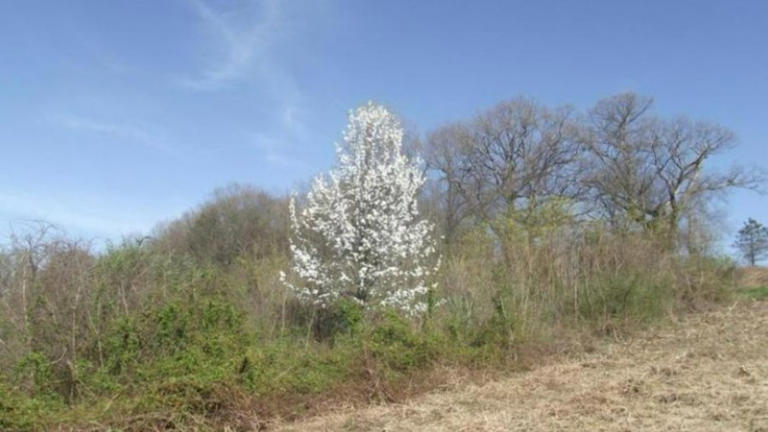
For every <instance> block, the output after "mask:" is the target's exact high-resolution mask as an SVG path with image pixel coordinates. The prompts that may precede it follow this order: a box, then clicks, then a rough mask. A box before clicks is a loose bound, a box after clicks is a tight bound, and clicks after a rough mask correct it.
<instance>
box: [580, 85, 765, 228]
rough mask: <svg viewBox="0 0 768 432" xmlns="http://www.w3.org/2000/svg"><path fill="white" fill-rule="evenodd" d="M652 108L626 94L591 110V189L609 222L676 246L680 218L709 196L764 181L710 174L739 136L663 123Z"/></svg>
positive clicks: (683, 122)
mask: <svg viewBox="0 0 768 432" xmlns="http://www.w3.org/2000/svg"><path fill="white" fill-rule="evenodd" d="M652 105H653V100H652V99H650V98H646V97H642V96H638V95H636V94H633V93H625V94H620V95H617V96H613V97H610V98H607V99H604V100H602V101H600V102H598V103H597V105H596V106H595V107H594V108H593V109H592V111H591V112H590V124H589V125H588V127H587V133H586V134H585V135H584V137H585V144H586V147H587V148H588V149H589V152H590V154H591V156H592V170H591V172H590V174H589V175H588V176H587V177H586V185H587V186H589V187H590V188H591V190H592V192H593V193H594V195H593V196H594V197H595V199H596V201H597V202H599V203H600V204H601V206H602V210H603V211H604V212H605V213H606V214H607V215H608V216H609V218H611V219H612V220H614V221H620V220H628V221H631V222H632V223H635V224H637V225H639V226H641V227H643V228H644V229H647V230H654V231H658V230H663V231H664V233H666V234H668V235H667V238H668V239H670V241H672V240H673V239H674V238H675V236H676V235H677V234H678V228H679V226H680V223H681V221H682V219H683V218H684V217H685V216H686V215H687V214H689V212H691V211H694V210H695V209H696V205H697V204H701V203H704V202H706V200H705V198H706V197H707V196H708V195H711V194H714V193H718V192H721V191H724V190H727V189H730V188H734V187H744V188H756V187H758V186H759V185H760V184H761V181H762V177H761V176H760V175H759V174H758V173H755V172H751V171H747V170H744V169H732V170H731V171H729V172H727V173H716V172H711V171H709V170H706V169H705V168H706V165H707V163H708V161H709V160H710V159H711V157H712V156H714V155H716V154H718V153H720V152H722V151H724V150H726V149H729V148H731V147H732V146H733V145H734V144H735V137H734V134H733V133H732V132H731V131H730V130H728V129H726V128H723V127H721V126H718V125H715V124H712V123H707V122H694V121H691V120H688V119H686V118H677V119H673V120H668V119H662V118H659V117H657V116H655V115H653V114H651V113H650V109H651V107H652Z"/></svg>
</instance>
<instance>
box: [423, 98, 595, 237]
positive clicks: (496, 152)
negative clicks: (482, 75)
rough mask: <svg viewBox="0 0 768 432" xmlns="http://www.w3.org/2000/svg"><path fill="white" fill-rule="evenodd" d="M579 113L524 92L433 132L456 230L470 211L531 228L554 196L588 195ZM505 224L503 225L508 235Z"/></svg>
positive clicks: (431, 153) (431, 151)
mask: <svg viewBox="0 0 768 432" xmlns="http://www.w3.org/2000/svg"><path fill="white" fill-rule="evenodd" d="M574 117H575V116H574V112H573V110H572V109H571V108H569V107H561V108H557V109H549V108H546V107H543V106H541V105H539V104H537V103H535V102H533V101H531V100H529V99H524V98H518V99H513V100H510V101H507V102H503V103H501V104H499V105H497V106H495V107H494V108H492V109H490V110H488V111H486V112H484V113H481V114H480V115H478V116H477V117H476V118H475V119H474V120H473V121H471V122H467V123H456V124H451V125H448V126H445V127H443V128H441V129H438V130H437V131H435V132H433V133H432V134H430V136H429V139H428V143H427V150H426V152H425V155H426V159H427V163H428V165H429V167H430V168H431V169H433V170H434V171H436V172H437V173H438V176H439V178H440V179H441V180H442V181H443V183H444V190H445V208H446V219H447V222H446V226H448V227H449V232H450V230H452V229H453V227H455V226H456V225H458V223H459V222H460V221H461V220H463V219H464V218H466V217H468V216H470V215H471V216H474V217H477V218H480V219H482V220H485V221H494V220H497V219H498V218H499V217H501V218H502V219H508V218H515V219H516V221H517V222H518V223H520V224H521V225H523V226H526V225H528V224H529V223H530V222H531V220H530V218H532V217H533V216H534V214H535V212H536V210H537V209H539V207H540V206H541V205H542V204H544V203H546V202H547V201H549V200H551V199H553V198H558V199H562V198H565V199H569V200H573V199H575V198H576V197H578V196H580V194H581V192H582V187H581V183H580V182H579V181H578V177H579V171H580V169H581V163H580V161H581V156H582V153H583V148H582V146H581V141H580V140H579V139H577V138H578V135H579V134H578V124H577V123H576V122H575V118H574ZM503 225H507V224H506V223H504V224H501V225H499V226H497V227H496V228H495V230H496V231H497V233H498V234H499V235H502V236H504V235H506V234H505V233H503V232H502V231H504V230H505V228H503Z"/></svg>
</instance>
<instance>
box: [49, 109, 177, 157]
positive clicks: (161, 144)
mask: <svg viewBox="0 0 768 432" xmlns="http://www.w3.org/2000/svg"><path fill="white" fill-rule="evenodd" d="M51 121H52V122H53V123H54V124H57V125H59V126H62V127H64V128H66V129H69V130H72V131H79V132H86V133H93V134H99V135H109V136H115V137H118V138H121V139H125V140H128V141H131V142H134V143H136V144H139V145H142V146H144V147H147V148H150V149H153V150H157V151H160V152H162V153H165V154H168V155H171V156H178V155H179V152H178V151H177V149H176V148H175V147H174V146H173V145H171V144H170V143H169V140H168V139H167V138H165V137H164V136H162V135H160V134H158V133H157V132H153V133H150V132H149V129H151V128H150V127H149V126H146V125H143V126H142V125H133V124H118V123H110V122H104V121H100V120H96V119H93V118H90V117H82V116H75V115H58V116H52V117H51Z"/></svg>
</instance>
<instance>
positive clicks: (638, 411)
mask: <svg viewBox="0 0 768 432" xmlns="http://www.w3.org/2000/svg"><path fill="white" fill-rule="evenodd" d="M766 328H768V302H752V301H751V300H749V301H741V302H737V303H734V304H732V305H731V306H726V307H722V308H720V309H718V310H716V311H710V312H705V313H698V314H692V315H688V316H687V317H685V318H682V319H681V320H679V321H677V322H674V323H672V324H669V323H667V324H664V325H662V326H661V327H659V328H655V329H653V330H649V331H647V332H645V333H643V334H642V335H640V336H637V337H634V338H631V339H628V340H616V341H606V342H603V343H601V344H599V345H598V346H596V347H595V350H594V351H593V352H591V353H589V354H582V355H575V356H571V357H568V358H564V359H562V360H560V361H556V362H554V363H552V364H547V365H544V366H542V367H539V368H537V369H535V370H533V371H531V372H525V373H521V374H518V375H515V376H512V377H510V378H507V379H503V380H500V381H495V382H489V383H486V384H484V385H479V386H475V385H469V386H466V385H464V386H463V385H462V384H456V385H454V386H452V387H451V388H446V389H444V391H440V392H435V393H431V394H429V395H425V396H423V397H420V398H417V399H415V400H412V401H410V402H407V403H404V404H396V405H384V406H376V407H371V408H367V409H363V410H350V411H344V410H341V411H338V412H333V413H328V414H326V415H324V416H321V417H316V418H312V419H309V420H307V421H305V422H303V423H299V424H282V425H277V429H278V430H285V431H302V430H314V431H321V430H326V431H337V430H348V431H352V430H355V431H358V430H359V431H442V430H454V431H509V430H520V431H522V430H525V431H539V430H540V431H553V430H585V431H597V430H600V431H629V430H651V431H655V430H659V431H661V430H680V431H712V430H728V431H750V432H758V431H763V432H764V431H768V363H767V362H766V358H768V332H766Z"/></svg>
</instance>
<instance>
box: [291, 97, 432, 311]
mask: <svg viewBox="0 0 768 432" xmlns="http://www.w3.org/2000/svg"><path fill="white" fill-rule="evenodd" d="M402 143H403V128H402V127H401V125H400V122H399V121H398V119H397V118H396V117H395V116H394V115H393V114H392V113H391V112H390V111H388V110H387V109H386V108H384V107H383V106H380V105H377V104H374V103H371V102H369V103H368V104H366V105H363V106H361V107H359V108H357V109H356V110H354V111H351V112H350V114H349V123H348V125H347V129H346V131H345V133H344V135H343V142H342V143H341V144H340V145H337V149H336V151H337V165H336V167H335V168H333V169H332V170H331V171H330V173H328V174H327V175H325V176H322V175H321V176H319V177H317V178H316V179H315V181H314V183H313V185H312V187H311V190H310V191H309V193H308V194H307V196H306V200H305V201H304V203H303V205H302V206H301V209H297V205H296V202H295V198H294V199H292V200H291V204H290V218H291V225H292V232H293V235H292V239H291V245H290V247H291V252H292V272H293V273H294V276H295V277H294V278H288V277H286V275H282V278H283V280H284V281H285V283H286V284H287V285H288V286H289V287H290V288H292V289H293V290H294V291H295V293H296V294H297V295H298V297H299V298H300V299H302V300H304V301H305V302H307V303H311V304H313V305H315V306H317V307H320V308H324V307H327V306H329V305H330V304H332V303H333V302H335V301H337V300H338V299H340V298H348V299H352V300H353V301H355V302H357V303H359V304H361V305H363V306H364V307H365V308H366V309H374V308H379V307H392V308H395V309H398V310H400V311H401V312H404V313H406V314H409V315H418V314H420V313H421V312H423V311H425V309H426V297H427V293H428V291H429V289H430V288H432V286H429V285H428V281H429V279H430V275H431V274H432V273H433V272H434V271H435V269H436V268H437V266H438V262H439V257H438V256H437V254H436V251H435V247H434V241H433V239H432V230H433V226H432V224H431V223H429V222H428V221H427V220H425V219H423V218H420V217H419V210H418V205H417V195H418V192H419V188H420V187H421V186H422V185H423V184H424V181H425V177H424V174H423V170H422V169H421V168H420V161H418V160H411V159H409V158H408V157H407V156H406V155H404V154H403V152H402ZM293 280H298V282H295V283H294V282H292V281H293Z"/></svg>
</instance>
